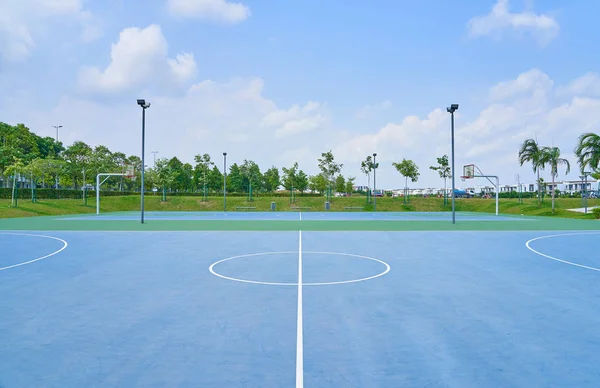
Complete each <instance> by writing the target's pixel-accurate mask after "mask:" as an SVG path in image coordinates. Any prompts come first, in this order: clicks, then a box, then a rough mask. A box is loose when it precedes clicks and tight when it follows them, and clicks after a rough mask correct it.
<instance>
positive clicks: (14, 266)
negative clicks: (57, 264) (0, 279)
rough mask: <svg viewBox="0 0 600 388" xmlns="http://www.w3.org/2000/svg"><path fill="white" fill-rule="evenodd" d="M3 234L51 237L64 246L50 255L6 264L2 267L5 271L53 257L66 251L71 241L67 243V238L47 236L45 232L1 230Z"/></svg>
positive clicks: (0, 233) (0, 232) (0, 268)
mask: <svg viewBox="0 0 600 388" xmlns="http://www.w3.org/2000/svg"><path fill="white" fill-rule="evenodd" d="M3 234H8V235H12V236H29V237H42V238H48V239H51V240H57V241H60V242H62V243H63V246H62V248H60V249H59V250H57V251H55V252H52V253H50V254H48V255H45V256H42V257H38V258H36V259H33V260H28V261H24V262H22V263H17V264H12V265H9V266H6V267H0V271H5V270H7V269H11V268H16V267H21V266H23V265H28V264H31V263H35V262H36V261H40V260H44V259H47V258H49V257H52V256H54V255H56V254H58V253H60V252H62V251H64V250H65V249H66V248H67V247H68V246H69V243H67V242H66V241H65V240H63V239H62V238H59V237H54V236H46V235H43V234H28V233H12V232H6V233H5V232H2V231H0V235H3Z"/></svg>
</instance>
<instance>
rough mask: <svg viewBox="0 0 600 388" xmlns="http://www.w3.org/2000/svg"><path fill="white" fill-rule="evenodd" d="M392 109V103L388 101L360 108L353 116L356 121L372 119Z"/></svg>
mask: <svg viewBox="0 0 600 388" xmlns="http://www.w3.org/2000/svg"><path fill="white" fill-rule="evenodd" d="M391 107H392V102H391V101H389V100H385V101H381V102H380V103H377V104H373V105H371V104H367V105H365V106H363V107H361V108H360V109H359V110H358V111H357V112H356V114H355V117H356V118H357V119H366V118H370V117H373V116H374V115H377V114H379V113H381V112H385V111H386V110H388V109H390V108H391Z"/></svg>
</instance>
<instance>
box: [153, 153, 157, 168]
mask: <svg viewBox="0 0 600 388" xmlns="http://www.w3.org/2000/svg"><path fill="white" fill-rule="evenodd" d="M156 154H158V151H152V155H153V156H154V160H153V163H154V166H156Z"/></svg>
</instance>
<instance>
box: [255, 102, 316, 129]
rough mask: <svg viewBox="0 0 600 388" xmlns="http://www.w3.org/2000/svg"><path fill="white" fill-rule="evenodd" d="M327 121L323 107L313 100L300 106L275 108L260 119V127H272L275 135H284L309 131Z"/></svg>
mask: <svg viewBox="0 0 600 388" xmlns="http://www.w3.org/2000/svg"><path fill="white" fill-rule="evenodd" d="M326 122H327V113H326V112H325V108H324V107H323V106H322V105H321V104H319V103H317V102H314V101H309V102H308V103H307V104H306V105H305V106H303V107H302V108H301V107H300V106H299V105H294V106H292V107H291V108H290V109H288V110H277V111H274V112H271V113H269V114H268V115H267V116H265V117H264V118H263V119H262V121H261V126H262V127H274V128H276V129H275V136H276V137H286V136H290V135H296V134H300V133H305V132H311V131H314V130H316V129H318V128H319V127H322V126H323V125H325V123H326Z"/></svg>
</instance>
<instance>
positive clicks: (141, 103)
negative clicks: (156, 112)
mask: <svg viewBox="0 0 600 388" xmlns="http://www.w3.org/2000/svg"><path fill="white" fill-rule="evenodd" d="M137 104H138V105H139V106H141V107H142V109H147V108H150V103H149V102H146V100H144V99H143V98H138V100H137Z"/></svg>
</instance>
